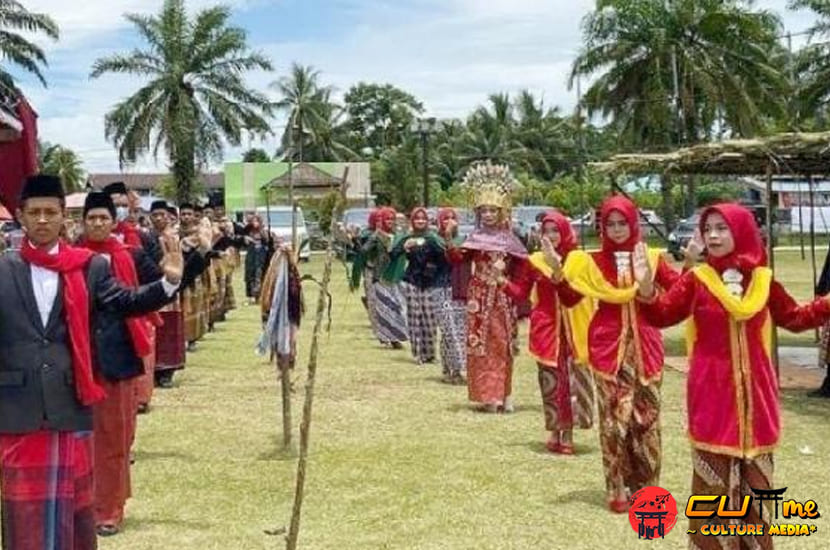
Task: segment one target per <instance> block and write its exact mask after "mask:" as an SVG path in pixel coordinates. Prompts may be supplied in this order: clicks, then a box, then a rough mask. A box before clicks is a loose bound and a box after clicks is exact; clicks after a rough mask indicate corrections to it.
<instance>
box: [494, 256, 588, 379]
mask: <svg viewBox="0 0 830 550" xmlns="http://www.w3.org/2000/svg"><path fill="white" fill-rule="evenodd" d="M534 287H535V288H536V298H537V301H536V304H535V305H534V306H533V309H531V311H530V336H529V338H530V342H529V348H530V353H531V354H533V356H534V357H535V358H536V360H537V361H538V362H540V363H542V364H544V365H548V366H554V367H555V366H556V365H557V364H559V362H560V361H561V360H562V358H561V356H560V353H561V352H562V349H563V348H562V346H560V342H561V340H562V338H563V337H564V338H565V340H566V341H565V344H567V343H568V339H569V335H568V334H567V330H565V331H563V330H562V328H563V323H562V322H561V321H562V316H561V307H562V306H564V307H566V308H570V307H574V306H575V305H577V304H578V303H579V302H580V300H582V295H581V294H579V293H578V292H576V291H575V290H573V289H572V288H571V287H570V286H569V285H568V283H567V282H566V281H565V280H564V279H563V280H562V282H560V283H558V284H557V283H554V282H553V280H551V279H550V278H549V277H546V276H545V275H543V274H542V273H541V272H540V271H539V270H538V269H535V268H533V267H532V266H530V264H529V263H524V264H522V265H521V267H519V268H518V269H517V270H516V275H514V276H513V277H511V279H510V280H509V281H508V282H507V284H506V285H505V287H504V289H505V291H506V292H507V293H508V294H509V295H510V296H511V297H512V298H513V299H514V300H515V301H516V302H520V301H522V300H527V299H528V297H529V296H530V294H531V292H532V291H533V288H534ZM570 348H571V346H569V345H568V346H565V348H564V349H565V350H567V349H570Z"/></svg>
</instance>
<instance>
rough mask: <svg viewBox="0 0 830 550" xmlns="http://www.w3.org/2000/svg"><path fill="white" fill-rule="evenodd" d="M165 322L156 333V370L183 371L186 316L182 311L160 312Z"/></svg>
mask: <svg viewBox="0 0 830 550" xmlns="http://www.w3.org/2000/svg"><path fill="white" fill-rule="evenodd" d="M159 314H160V315H161V319H162V320H163V321H164V326H162V327H161V328H160V329H159V330H158V331H156V369H155V370H157V371H161V370H177V369H183V368H184V363H185V346H186V342H185V334H184V332H185V330H184V314H183V313H182V312H181V311H180V310H172V311H160V312H159Z"/></svg>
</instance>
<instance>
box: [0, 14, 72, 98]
mask: <svg viewBox="0 0 830 550" xmlns="http://www.w3.org/2000/svg"><path fill="white" fill-rule="evenodd" d="M20 31H22V34H21V32H20ZM32 34H45V35H46V36H47V37H49V38H51V39H53V40H57V39H58V36H59V32H58V25H57V24H56V23H55V22H54V21H53V20H52V18H51V17H49V16H48V15H46V14H43V13H32V12H30V11H29V10H27V9H26V8H25V7H23V4H21V3H20V2H17V1H16V0H0V57H2V59H3V62H4V64H5V63H10V64H12V65H16V66H17V67H20V68H21V69H23V70H24V71H26V72H29V73H32V74H33V75H35V76H36V77H37V79H38V80H40V82H41V83H42V84H43V85H44V86H46V78H45V77H44V76H43V73H42V72H41V67H46V66H47V65H48V63H47V62H46V54H44V53H43V49H42V48H41V47H40V46H38V45H37V44H35V43H34V42H32V41H30V40H29V39H28V37H29V35H32ZM0 81H2V82H3V83H4V84H6V85H7V86H13V85H14V79H13V78H12V76H11V75H10V74H9V73H8V72H6V70H5V68H3V66H2V65H0Z"/></svg>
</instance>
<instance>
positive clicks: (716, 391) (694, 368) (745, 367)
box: [641, 204, 830, 549]
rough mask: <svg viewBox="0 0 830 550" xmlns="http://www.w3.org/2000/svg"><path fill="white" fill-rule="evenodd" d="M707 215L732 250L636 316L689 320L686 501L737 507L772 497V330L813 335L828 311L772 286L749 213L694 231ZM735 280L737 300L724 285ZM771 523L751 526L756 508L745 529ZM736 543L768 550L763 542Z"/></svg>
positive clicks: (775, 430)
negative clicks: (720, 226)
mask: <svg viewBox="0 0 830 550" xmlns="http://www.w3.org/2000/svg"><path fill="white" fill-rule="evenodd" d="M712 212H717V213H719V214H721V215H722V216H723V218H724V219H725V220H726V223H727V225H728V226H729V229H730V231H731V233H732V236H733V239H734V243H735V250H734V251H733V252H731V253H730V254H728V255H727V256H724V257H720V258H715V257H712V256H711V255H710V256H709V257H708V258H707V263H706V264H704V265H701V266H698V267H696V268H695V269H693V270H692V271H691V272H688V273H686V274H685V275H684V276H683V277H682V278H681V279H680V280H679V281H678V282H677V284H675V285H674V286H673V287H672V288H671V289H670V290H669V291H668V292H667V293H665V294H662V295H658V296H657V297H656V298H654V299H653V300H651V301H649V302H648V303H646V304H643V306H642V308H641V309H642V311H643V313H644V314H645V315H646V317H647V318H648V319H649V321H650V322H651V323H653V324H654V325H656V326H670V325H673V324H676V323H679V322H680V321H682V320H684V319H686V318H690V319H689V325H688V331H687V335H688V344H689V375H688V379H687V384H686V400H687V412H688V429H689V438H690V440H691V444H692V447H693V453H692V460H693V467H694V474H693V478H692V493H693V494H724V495H729V497H730V502H740V499H741V498H742V496H743V495H746V494H751V489H750V488H755V489H769V488H770V486H771V481H772V471H773V461H772V451H773V450H774V449H775V447H776V445H777V444H778V441H779V439H780V435H781V413H780V403H779V397H778V377H777V374H776V371H775V368H774V367H773V365H772V361H771V360H770V344H771V334H772V326H773V325H772V323H775V324H776V325H779V326H782V327H784V328H786V329H787V330H790V331H793V332H797V331H803V330H807V329H810V328H814V327H818V326H821V325H822V324H823V323H824V322H826V321H827V320H828V319H830V303H828V301H827V300H826V299H825V298H819V299H817V300H815V301H813V302H812V303H810V304H807V305H804V306H799V305H798V304H796V302H795V301H794V300H793V299H792V297H790V295H789V294H788V293H787V291H786V290H784V287H782V286H781V285H780V284H779V283H778V282H776V281H775V280H774V278H773V276H772V271H771V270H770V269H769V268H768V267H766V263H767V259H766V253H765V251H764V247H763V243H762V242H761V238H760V234H759V231H758V227H757V225H756V223H755V218H754V217H753V215H752V213H751V212H749V211H748V210H746V209H745V208H743V207H741V206H739V205H736V204H720V205H716V206H712V207H709V208H708V209H707V210H705V211H704V212H703V214H702V215H701V221H700V223H701V228H703V227H704V224H705V223H706V219H707V217H708V216H709V215H710V214H711V213H712ZM736 276H737V277H738V278H740V280H741V282H740V290H741V291H742V292H741V293H740V295H739V296H738V295H735V294H733V293H731V292H730V289H729V286H728V285H727V283H725V282H724V279H726V280H727V281H730V280H732V279H734V278H735V277H736ZM734 284H736V283H733V287H734ZM770 517H771V516H770V514H769V510H767V513H765V514H764V515H763V518H761V517H759V514H758V508H757V507H754V508H751V509H750V514H749V516H747V517H746V518H744V520H743V521H745V522H746V523H747V524H756V523H762V522H764V523H766V522H768V521H769V518H770ZM707 521H708V520H707ZM693 523H694V522H693ZM691 529H696V530H697V531H698V533H696V534H693V535H692V542H693V543H694V544H697V546H698V547H700V548H704V549H705V548H710V547H712V548H713V547H714V546H713V545H716V544H717V542H718V541H716V540H715V539H714V538H711V539H709V538H706V537H701V536H700V535H699V529H697V527H695V525H693V526H692V527H691ZM766 531H767V529H764V532H766ZM756 543H757V544H756ZM741 544H742V545H743V546H742V547H746V548H750V547H753V548H754V547H760V548H772V540H771V539H770V538H769V535H765V536H763V537H755V538H754V541H752V544H751V545H750V544H749V542H746V544H745V543H744V542H741ZM717 547H718V548H720V546H717Z"/></svg>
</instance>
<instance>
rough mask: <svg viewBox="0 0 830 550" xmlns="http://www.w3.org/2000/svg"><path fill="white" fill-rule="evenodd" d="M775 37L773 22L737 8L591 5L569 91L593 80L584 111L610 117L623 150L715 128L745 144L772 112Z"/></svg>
mask: <svg viewBox="0 0 830 550" xmlns="http://www.w3.org/2000/svg"><path fill="white" fill-rule="evenodd" d="M779 29H780V22H779V20H778V18H777V17H776V16H774V15H773V14H771V13H770V12H767V11H763V10H757V11H753V10H752V9H750V7H749V3H748V2H742V1H740V0H669V1H665V0H600V1H598V2H597V9H596V10H595V11H594V12H593V13H591V14H589V15H588V16H587V17H586V19H585V20H584V21H583V31H584V47H583V50H582V51H581V52H580V54H579V56H578V57H577V59H576V60H575V61H574V64H573V68H572V73H571V83H573V81H574V80H575V78H577V77H579V76H592V77H596V78H595V80H594V82H593V84H592V85H591V86H590V88H589V89H588V91H587V92H586V93H585V96H584V98H583V102H584V104H585V106H586V107H587V108H588V113H589V115H593V114H595V113H600V114H602V115H603V116H605V117H607V118H610V119H611V120H612V121H613V122H614V123H615V124H616V125H617V126H618V128H619V130H620V132H621V136H622V138H623V139H624V140H625V141H626V144H627V145H630V146H634V147H647V148H657V147H665V146H671V145H674V144H677V143H681V142H696V141H700V140H703V139H707V138H708V137H711V135H712V132H713V130H716V129H717V130H723V129H724V128H726V129H727V132H726V133H728V134H731V135H736V136H749V135H752V134H754V133H756V132H758V131H759V130H760V129H761V128H762V127H763V122H764V117H763V114H764V111H766V110H768V109H770V108H781V105H782V104H781V101H780V98H781V97H782V95H783V94H784V93H785V90H786V78H785V77H784V75H783V74H782V73H781V71H780V70H779V68H778V67H776V66H774V65H773V64H772V63H771V62H770V52H771V51H774V50H775V49H776V48H779V46H778V44H777V42H776V38H775V35H776V32H777V31H778V30H779ZM675 82H676V86H675ZM675 90H676V93H675Z"/></svg>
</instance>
